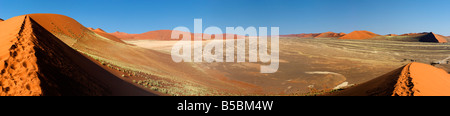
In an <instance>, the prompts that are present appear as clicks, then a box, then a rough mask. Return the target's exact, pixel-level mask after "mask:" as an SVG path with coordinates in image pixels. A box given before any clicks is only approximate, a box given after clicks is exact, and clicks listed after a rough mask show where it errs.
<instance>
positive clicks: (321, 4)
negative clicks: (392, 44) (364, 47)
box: [0, 0, 450, 35]
mask: <svg viewBox="0 0 450 116" xmlns="http://www.w3.org/2000/svg"><path fill="white" fill-rule="evenodd" d="M448 6H450V0H0V18H3V19H8V18H11V17H14V16H18V15H23V14H30V13H55V14H63V15H67V16H69V17H72V18H74V19H76V20H77V21H79V22H80V23H81V24H83V25H84V26H86V27H94V28H98V27H100V28H102V29H104V30H105V31H107V32H115V31H121V32H127V33H143V32H147V31H152V30H160V29H173V28H175V27H177V26H185V27H189V28H191V31H193V30H192V28H193V22H194V18H202V19H203V27H204V28H206V27H208V26H217V27H220V28H222V30H223V31H225V27H236V26H242V27H249V26H254V27H273V26H276V27H280V34H295V33H317V32H327V31H333V32H344V33H349V32H351V31H354V30H368V31H372V32H375V33H377V34H389V33H394V34H402V33H409V32H429V31H433V32H435V33H439V34H443V35H450V7H448Z"/></svg>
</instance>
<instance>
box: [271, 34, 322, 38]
mask: <svg viewBox="0 0 450 116" xmlns="http://www.w3.org/2000/svg"><path fill="white" fill-rule="evenodd" d="M318 35H320V33H301V34H289V35H280V37H299V38H313V37H316V36H318Z"/></svg>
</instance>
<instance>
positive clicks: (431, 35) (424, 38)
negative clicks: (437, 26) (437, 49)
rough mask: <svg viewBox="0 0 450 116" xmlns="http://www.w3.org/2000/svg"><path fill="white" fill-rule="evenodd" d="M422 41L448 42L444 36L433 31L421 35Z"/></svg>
mask: <svg viewBox="0 0 450 116" xmlns="http://www.w3.org/2000/svg"><path fill="white" fill-rule="evenodd" d="M419 41H420V42H436V43H447V40H446V39H445V37H444V36H441V35H437V34H434V33H433V32H430V33H427V34H426V35H424V36H422V37H420V39H419Z"/></svg>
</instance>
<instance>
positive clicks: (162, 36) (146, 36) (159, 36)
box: [109, 30, 245, 40]
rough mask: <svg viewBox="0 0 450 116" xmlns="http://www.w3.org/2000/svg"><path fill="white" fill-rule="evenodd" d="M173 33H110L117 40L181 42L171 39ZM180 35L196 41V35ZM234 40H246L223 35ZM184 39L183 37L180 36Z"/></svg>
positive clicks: (167, 31)
mask: <svg viewBox="0 0 450 116" xmlns="http://www.w3.org/2000/svg"><path fill="white" fill-rule="evenodd" d="M172 31H173V30H156V31H149V32H145V33H141V34H128V33H124V32H114V33H109V34H111V35H114V36H116V37H117V38H120V39H123V40H180V39H171V36H172ZM177 32H178V33H183V34H190V35H191V40H194V36H195V34H194V33H189V32H181V31H177ZM202 35H203V36H211V37H212V38H213V39H214V38H215V35H209V34H202ZM233 35H234V37H233V39H238V38H244V37H245V36H242V35H236V34H226V33H224V34H222V38H223V39H226V37H227V36H230V37H231V36H233ZM180 37H182V36H180Z"/></svg>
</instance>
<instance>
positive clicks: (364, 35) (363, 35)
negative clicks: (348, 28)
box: [338, 31, 379, 39]
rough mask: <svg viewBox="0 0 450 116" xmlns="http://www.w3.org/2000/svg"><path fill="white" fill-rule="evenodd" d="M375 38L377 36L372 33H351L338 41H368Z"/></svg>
mask: <svg viewBox="0 0 450 116" xmlns="http://www.w3.org/2000/svg"><path fill="white" fill-rule="evenodd" d="M375 36H379V35H377V34H375V33H372V32H370V31H353V32H351V33H349V34H347V35H344V36H342V37H340V38H338V39H370V38H373V37H375Z"/></svg>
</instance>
